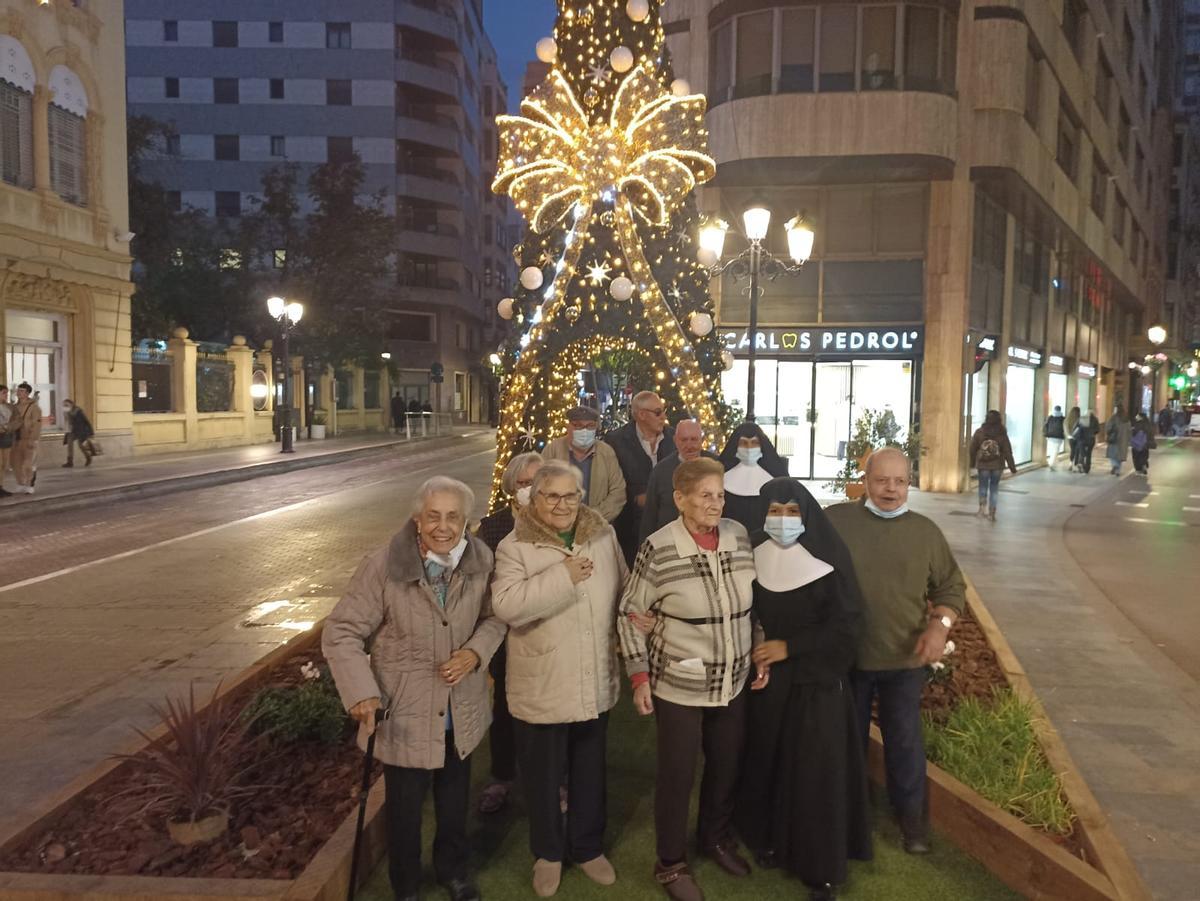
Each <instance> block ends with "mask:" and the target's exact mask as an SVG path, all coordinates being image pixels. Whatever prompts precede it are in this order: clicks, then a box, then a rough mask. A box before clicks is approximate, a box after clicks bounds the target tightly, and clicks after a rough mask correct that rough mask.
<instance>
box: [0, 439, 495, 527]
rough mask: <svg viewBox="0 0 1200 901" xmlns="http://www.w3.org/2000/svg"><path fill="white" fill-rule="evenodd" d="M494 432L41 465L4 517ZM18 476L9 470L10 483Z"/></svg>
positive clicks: (3, 507) (6, 503) (4, 502)
mask: <svg viewBox="0 0 1200 901" xmlns="http://www.w3.org/2000/svg"><path fill="white" fill-rule="evenodd" d="M486 431H488V428H487V426H482V425H480V426H470V427H460V428H456V429H454V430H453V431H447V432H443V434H442V435H440V436H434V435H430V436H429V437H426V438H413V439H412V440H407V439H406V438H405V437H404V436H403V435H395V434H393V433H391V432H386V433H373V434H366V435H356V436H352V437H347V438H331V439H327V440H323V441H311V440H309V441H297V442H296V446H295V448H296V449H295V452H294V453H291V454H281V453H280V452H279V444H278V442H272V443H270V444H254V445H249V446H244V447H231V448H220V449H217V450H207V451H188V452H182V453H169V454H153V455H149V456H133V457H113V458H109V457H97V458H96V459H95V461H94V462H93V463H92V465H91V466H88V467H84V466H83V465H82V464H80V463H76V464H75V467H74V468H72V469H63V468H61V467H59V466H55V467H53V468H42V469H39V470H38V479H37V486H36V493H35V494H32V495H27V494H18V495H14V496H13V497H7V498H0V522H3V521H5V520H8V519H13V518H16V517H21V516H27V515H29V514H35V513H43V512H49V511H52V510H63V509H68V508H72V507H79V506H85V505H88V504H92V503H96V502H99V501H108V500H111V499H115V498H121V497H130V496H137V497H151V496H154V495H157V494H168V493H170V492H173V491H183V490H187V489H192V488H202V487H208V486H211V485H221V484H227V483H229V482H237V481H244V480H246V479H253V478H257V477H258V476H263V475H275V474H278V473H281V472H291V471H294V470H297V469H306V468H308V467H311V466H325V465H329V464H333V463H342V462H345V461H346V460H351V459H354V458H356V457H361V456H363V455H365V454H372V453H378V452H381V451H384V450H387V449H389V448H392V449H396V450H401V451H402V450H403V449H404V448H408V447H413V448H420V447H429V446H436V445H437V444H450V443H455V442H460V441H461V440H462V439H463V438H465V437H470V436H472V435H477V434H480V433H482V432H486ZM14 484H15V483H14V481H13V479H12V477H11V475H9V477H8V478H7V479H6V480H5V487H7V488H8V489H9V490H10V491H11V490H12V489H13V487H14Z"/></svg>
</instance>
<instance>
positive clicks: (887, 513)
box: [865, 497, 908, 519]
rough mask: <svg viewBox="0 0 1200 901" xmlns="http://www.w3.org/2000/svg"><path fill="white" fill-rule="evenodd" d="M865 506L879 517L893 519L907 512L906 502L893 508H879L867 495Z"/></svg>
mask: <svg viewBox="0 0 1200 901" xmlns="http://www.w3.org/2000/svg"><path fill="white" fill-rule="evenodd" d="M865 505H866V508H867V509H868V510H870V511H871V512H872V513H874V514H875V515H876V516H878V517H879V518H880V519H895V518H896V517H897V516H903V515H904V514H905V513H907V512H908V504H906V503H905V504H901V505H900V506H899V507H897V508H896V509H895V510H880V509H879V508H878V507H877V506H875V502H874V501H873V500H871V499H870V498H869V497H868V498H867V500H866V502H865Z"/></svg>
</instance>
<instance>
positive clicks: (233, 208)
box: [213, 191, 242, 219]
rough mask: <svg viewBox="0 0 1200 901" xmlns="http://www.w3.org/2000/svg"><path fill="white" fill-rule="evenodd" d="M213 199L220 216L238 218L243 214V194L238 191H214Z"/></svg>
mask: <svg viewBox="0 0 1200 901" xmlns="http://www.w3.org/2000/svg"><path fill="white" fill-rule="evenodd" d="M213 199H214V201H215V207H216V212H217V216H218V217H220V218H222V219H236V218H237V217H238V216H240V215H242V195H241V194H239V193H238V192H237V191H214V192H213Z"/></svg>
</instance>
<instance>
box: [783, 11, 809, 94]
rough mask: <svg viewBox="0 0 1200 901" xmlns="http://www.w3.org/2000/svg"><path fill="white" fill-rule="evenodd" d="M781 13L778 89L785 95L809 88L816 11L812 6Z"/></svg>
mask: <svg viewBox="0 0 1200 901" xmlns="http://www.w3.org/2000/svg"><path fill="white" fill-rule="evenodd" d="M781 16H782V22H781V30H782V32H783V33H782V34H781V35H780V44H779V56H780V60H779V91H780V93H785V94H786V93H793V92H807V91H811V90H812V89H813V86H814V85H813V74H814V72H815V67H814V65H813V64H814V56H813V51H814V47H815V44H816V41H815V37H816V21H817V12H816V10H815V9H812V8H808V9H785V10H783V11H782V12H781Z"/></svg>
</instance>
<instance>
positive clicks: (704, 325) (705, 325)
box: [688, 313, 713, 338]
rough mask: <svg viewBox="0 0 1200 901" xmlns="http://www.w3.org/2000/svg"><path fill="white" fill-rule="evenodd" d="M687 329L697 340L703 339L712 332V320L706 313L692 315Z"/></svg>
mask: <svg viewBox="0 0 1200 901" xmlns="http://www.w3.org/2000/svg"><path fill="white" fill-rule="evenodd" d="M688 327H689V328H690V329H691V330H692V334H693V335H695V336H696V337H697V338H703V337H704V336H705V335H707V334H708V333H709V332H711V331H712V330H713V318H712V316H711V315H710V314H708V313H693V314H692V318H691V320H690V321H689V322H688Z"/></svg>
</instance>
